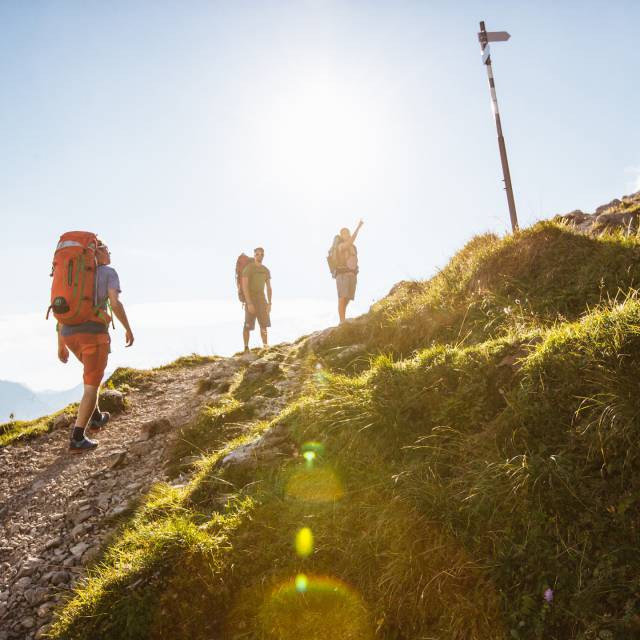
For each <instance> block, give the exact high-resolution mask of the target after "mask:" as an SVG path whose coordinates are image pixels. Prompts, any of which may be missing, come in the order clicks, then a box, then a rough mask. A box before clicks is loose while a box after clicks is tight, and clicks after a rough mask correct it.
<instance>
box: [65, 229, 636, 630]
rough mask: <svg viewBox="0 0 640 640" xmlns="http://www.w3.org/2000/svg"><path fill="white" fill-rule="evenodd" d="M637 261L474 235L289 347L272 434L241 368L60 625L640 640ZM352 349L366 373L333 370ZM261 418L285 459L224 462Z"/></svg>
mask: <svg viewBox="0 0 640 640" xmlns="http://www.w3.org/2000/svg"><path fill="white" fill-rule="evenodd" d="M638 252H639V247H638V241H637V239H636V238H634V237H629V238H625V237H622V236H620V237H603V238H598V239H593V238H587V237H583V236H579V235H577V234H575V233H573V232H572V231H570V230H569V229H567V228H564V227H562V226H559V225H554V224H550V223H544V224H540V225H536V226H535V227H534V228H532V229H530V230H527V231H524V232H522V233H520V234H518V235H516V236H514V237H509V238H506V239H503V240H500V239H498V238H496V237H493V236H481V237H478V238H476V239H474V240H473V241H472V242H471V243H469V244H468V245H467V247H465V248H464V249H463V250H462V251H461V252H460V253H459V254H457V255H456V256H455V257H454V258H453V259H452V261H451V262H450V264H449V265H447V267H446V268H445V269H443V270H442V272H440V273H439V274H438V275H437V276H435V277H434V278H432V279H431V280H429V281H425V282H421V283H404V284H402V285H400V286H399V287H397V288H396V289H395V290H394V291H393V292H392V294H391V295H390V296H389V297H387V298H386V299H384V300H382V301H380V302H379V303H378V304H376V305H374V307H373V309H372V310H371V312H370V313H369V314H368V315H367V316H365V317H364V318H362V319H360V320H359V321H357V322H354V323H348V324H346V325H344V326H342V327H341V328H339V329H338V330H336V331H334V333H333V334H332V336H330V338H329V339H328V340H326V341H325V343H324V344H323V345H322V346H321V347H320V353H318V354H315V355H314V354H309V353H306V354H304V355H302V354H301V355H300V356H299V358H300V360H299V364H301V365H302V366H301V370H303V371H304V372H305V373H304V375H305V379H306V383H305V384H302V382H301V386H300V389H301V394H302V395H301V396H300V397H298V398H297V399H296V400H295V401H294V402H292V403H291V404H290V405H289V407H287V409H285V411H283V412H282V414H281V415H280V416H278V417H277V418H276V419H275V420H273V421H272V422H271V423H269V424H267V423H263V422H253V421H251V419H250V417H249V416H247V415H246V414H244V413H243V412H244V411H245V410H246V408H247V406H248V405H247V403H250V399H251V397H252V396H253V395H255V394H256V393H262V391H263V390H264V389H265V388H267V387H268V386H269V385H270V384H272V382H273V380H272V379H270V378H269V376H265V377H264V379H263V378H260V377H258V378H252V377H251V376H249V377H247V378H245V374H246V372H245V371H242V372H240V373H239V374H238V377H237V379H236V381H235V383H234V384H233V385H232V386H231V388H230V389H229V395H228V396H227V398H226V399H225V400H224V401H223V402H222V403H220V404H219V405H216V406H214V407H210V408H208V409H206V410H204V411H203V412H202V413H201V414H200V416H198V418H197V419H196V420H195V421H194V422H193V424H191V425H189V427H188V428H187V429H186V430H185V431H184V432H183V438H182V441H181V443H180V444H179V445H178V448H177V449H176V451H175V452H174V463H175V464H177V463H179V461H180V459H181V458H183V457H184V456H185V455H191V454H193V453H194V452H199V453H202V454H203V455H202V457H201V459H200V460H199V462H198V463H197V464H196V465H195V469H196V473H195V475H194V476H193V479H192V481H191V482H190V483H189V484H188V485H187V486H186V487H185V488H184V489H183V490H181V491H176V490H172V489H169V488H167V487H160V488H158V489H156V490H155V491H154V493H152V495H151V496H150V497H149V499H148V500H147V502H146V503H145V504H144V505H143V506H142V507H141V508H140V509H139V510H138V512H137V513H136V514H135V516H134V517H133V519H132V520H131V521H130V522H129V523H128V524H127V525H126V527H125V528H124V529H123V531H122V533H121V534H120V535H119V536H117V537H116V539H115V541H114V543H113V544H112V546H111V548H110V550H109V551H108V552H107V555H106V556H105V558H104V562H103V564H102V565H101V566H100V567H99V568H97V569H94V570H93V573H92V574H91V577H90V580H89V582H88V584H87V585H86V586H85V587H81V588H79V589H78V592H77V594H76V595H75V597H74V598H73V599H72V600H71V601H70V602H69V603H68V604H67V605H66V607H65V608H63V609H62V611H61V613H60V619H59V623H58V626H57V627H56V628H55V630H54V633H53V637H54V638H77V639H79V640H80V639H82V640H85V639H87V640H88V639H89V638H94V637H110V638H114V639H118V638H134V637H148V638H156V637H158V638H159V637H163V636H162V633H164V634H165V635H164V637H172V638H178V639H179V638H189V639H190V640H205V639H206V638H211V637H223V638H228V639H230V640H240V639H243V638H252V639H259V640H289V639H291V640H293V639H294V638H295V639H296V640H298V639H299V638H309V639H313V640H328V639H332V640H333V639H335V638H353V639H354V640H364V639H369V638H371V639H373V638H383V639H385V640H407V639H412V640H413V639H418V638H430V639H439V640H486V639H487V638H491V639H496V640H503V639H504V640H507V639H510V640H511V639H515V640H518V639H520V640H529V639H535V640H538V639H540V640H542V639H543V638H544V639H545V640H546V639H557V640H561V639H562V640H565V639H575V640H626V639H628V638H634V637H640V583H639V582H638V578H637V576H638V575H640V553H639V552H638V549H640V520H639V515H638V514H640V498H639V497H638V496H640V491H639V489H640V444H639V443H640V437H639V436H640V408H638V407H640V405H639V404H638V402H637V398H638V397H639V395H640V382H639V380H640V378H639V377H638V362H640V302H639V301H638V300H637V299H636V293H635V289H634V287H635V286H636V285H637V282H638V277H639V276H640V266H638V265H640V262H639V261H638V260H637V258H638V257H639V256H638ZM350 344H364V345H365V348H366V350H367V351H368V353H369V354H370V359H367V358H364V359H363V360H362V362H365V363H366V366H364V365H362V366H364V370H362V371H359V369H360V368H362V366H361V365H359V366H358V367H355V368H354V367H351V368H350V369H349V371H348V373H346V372H345V371H344V370H342V369H341V368H340V367H337V366H336V367H333V368H332V366H331V362H332V361H333V360H334V354H335V353H338V352H339V349H337V350H336V351H335V352H334V351H332V350H333V349H336V348H337V347H340V346H348V345H350ZM376 354H377V355H376ZM315 357H319V358H320V359H321V360H322V361H323V362H324V363H325V366H324V368H322V369H321V370H318V371H315V369H314V368H313V364H314V358H315ZM286 364H287V365H290V364H291V362H287V363H286ZM271 430H277V433H284V434H285V438H286V441H287V443H294V444H295V451H294V454H293V455H289V456H286V457H280V458H277V457H276V458H270V459H269V460H266V459H265V461H263V462H260V464H257V465H254V466H247V467H244V468H234V467H224V468H223V467H221V465H220V461H221V460H222V459H223V458H224V456H225V455H226V454H227V453H229V452H230V451H232V450H233V449H234V448H236V447H239V446H243V445H246V444H247V443H249V442H252V441H254V440H255V439H256V438H258V437H260V436H261V434H268V433H269V432H271ZM275 432H276V431H274V433H275ZM303 527H306V528H309V529H310V530H311V532H312V536H313V545H312V552H311V553H309V554H307V553H306V552H305V553H302V554H301V553H299V552H296V546H295V539H296V535H297V532H298V531H299V530H300V529H301V528H303ZM548 589H551V590H552V591H553V601H552V602H547V601H546V600H545V599H544V593H545V591H547V590H548ZM161 629H163V631H161Z"/></svg>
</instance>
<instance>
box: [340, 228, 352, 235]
mask: <svg viewBox="0 0 640 640" xmlns="http://www.w3.org/2000/svg"><path fill="white" fill-rule="evenodd" d="M343 231H346V232H347V233H348V234H349V235H351V231H349V229H348V228H347V227H342V229H340V233H342V232H343Z"/></svg>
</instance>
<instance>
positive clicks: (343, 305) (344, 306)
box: [338, 298, 349, 324]
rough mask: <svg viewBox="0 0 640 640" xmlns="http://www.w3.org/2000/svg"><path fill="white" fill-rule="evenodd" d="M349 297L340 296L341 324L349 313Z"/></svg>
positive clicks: (339, 314) (339, 312)
mask: <svg viewBox="0 0 640 640" xmlns="http://www.w3.org/2000/svg"><path fill="white" fill-rule="evenodd" d="M348 302H349V300H347V298H338V316H340V324H342V323H343V322H344V321H345V317H346V315H347V303H348Z"/></svg>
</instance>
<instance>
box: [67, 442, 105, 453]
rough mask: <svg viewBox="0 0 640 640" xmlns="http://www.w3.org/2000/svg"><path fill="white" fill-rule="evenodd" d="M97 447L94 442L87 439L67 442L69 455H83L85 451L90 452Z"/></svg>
mask: <svg viewBox="0 0 640 640" xmlns="http://www.w3.org/2000/svg"><path fill="white" fill-rule="evenodd" d="M97 446H98V443H97V442H96V441H95V440H89V438H82V440H71V441H70V442H69V451H70V452H71V453H84V452H85V451H91V449H95V448H96V447H97Z"/></svg>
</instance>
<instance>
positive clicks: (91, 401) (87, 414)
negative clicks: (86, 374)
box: [76, 384, 99, 429]
mask: <svg viewBox="0 0 640 640" xmlns="http://www.w3.org/2000/svg"><path fill="white" fill-rule="evenodd" d="M98 389H99V387H95V386H94V385H92V384H85V385H84V393H83V394H82V400H80V406H79V407H78V417H77V419H76V427H81V428H82V429H84V428H85V427H86V426H87V424H89V420H90V419H91V415H92V414H93V412H94V410H95V408H96V402H97V401H98Z"/></svg>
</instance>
